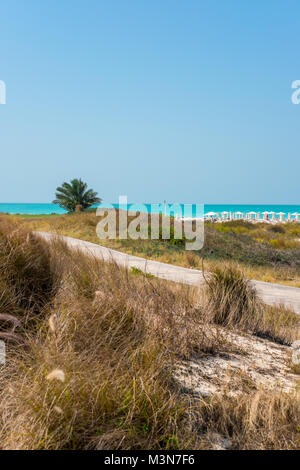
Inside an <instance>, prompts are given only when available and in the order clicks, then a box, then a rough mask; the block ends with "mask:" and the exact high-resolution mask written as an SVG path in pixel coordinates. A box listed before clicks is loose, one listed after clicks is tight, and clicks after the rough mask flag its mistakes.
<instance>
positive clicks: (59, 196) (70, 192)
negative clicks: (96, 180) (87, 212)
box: [53, 179, 102, 212]
mask: <svg viewBox="0 0 300 470" xmlns="http://www.w3.org/2000/svg"><path fill="white" fill-rule="evenodd" d="M101 200H102V199H101V198H99V197H97V193H96V192H95V191H93V190H92V189H87V183H84V182H83V181H82V180H81V179H73V180H71V182H70V183H66V182H64V183H63V184H62V185H61V186H59V187H58V188H56V199H55V200H54V201H53V204H58V205H59V206H60V207H63V209H66V211H68V212H74V211H75V210H83V209H87V208H88V207H90V206H92V205H94V204H100V202H101Z"/></svg>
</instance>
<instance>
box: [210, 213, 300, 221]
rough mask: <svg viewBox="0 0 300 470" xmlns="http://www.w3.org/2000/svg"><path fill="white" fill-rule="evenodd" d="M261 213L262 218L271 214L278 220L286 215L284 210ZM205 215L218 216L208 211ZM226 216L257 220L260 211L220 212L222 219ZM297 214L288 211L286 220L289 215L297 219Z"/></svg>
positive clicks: (289, 218)
mask: <svg viewBox="0 0 300 470" xmlns="http://www.w3.org/2000/svg"><path fill="white" fill-rule="evenodd" d="M262 215H263V216H264V219H266V218H268V216H269V215H270V216H272V219H273V220H275V219H276V216H277V215H278V216H279V220H283V218H284V217H283V216H285V215H286V212H274V211H264V212H262ZM205 216H206V217H208V218H214V217H219V213H217V212H208V213H207V214H205ZM228 216H229V218H230V219H232V218H235V219H243V218H246V219H249V218H250V219H257V220H259V219H260V212H254V211H250V212H247V213H243V212H240V211H237V212H227V211H223V212H221V217H222V219H228ZM299 216H300V214H299V213H298V212H294V213H293V214H290V213H288V220H291V217H295V220H299Z"/></svg>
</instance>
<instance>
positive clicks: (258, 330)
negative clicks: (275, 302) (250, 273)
mask: <svg viewBox="0 0 300 470" xmlns="http://www.w3.org/2000/svg"><path fill="white" fill-rule="evenodd" d="M206 282H207V288H206V291H207V298H208V304H207V310H208V311H209V312H210V316H211V319H212V321H213V322H215V323H216V324H218V325H223V326H224V327H227V328H230V329H234V328H235V329H240V330H242V331H248V332H251V333H252V334H256V335H258V336H262V337H266V338H270V339H272V340H273V341H277V342H280V343H283V344H291V343H292V342H293V341H295V340H296V339H297V338H298V337H299V336H300V319H299V316H298V315H297V314H295V313H294V312H292V311H291V310H288V309H287V308H285V307H284V306H267V305H265V304H264V303H263V302H262V301H260V300H259V299H258V296H257V294H256V291H255V289H254V287H253V286H252V285H251V284H250V282H249V280H248V279H247V278H246V277H245V275H244V273H243V272H242V271H240V270H239V269H237V267H236V265H234V264H228V263H227V264H224V265H223V266H222V267H221V268H220V267H216V268H215V269H214V270H213V271H212V273H211V274H210V276H209V277H208V278H207V279H206Z"/></svg>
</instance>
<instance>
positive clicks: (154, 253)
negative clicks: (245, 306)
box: [10, 212, 300, 287]
mask: <svg viewBox="0 0 300 470" xmlns="http://www.w3.org/2000/svg"><path fill="white" fill-rule="evenodd" d="M10 217H12V216H10ZM21 220H22V222H23V223H24V224H26V225H27V226H29V228H31V229H33V230H41V231H47V232H52V233H57V234H60V235H68V236H71V237H74V238H79V239H82V240H87V241H90V242H93V243H101V245H104V246H107V247H110V248H113V249H116V250H119V251H123V252H126V253H128V254H134V255H136V256H141V257H146V258H149V259H155V260H157V261H162V262H165V263H170V264H175V265H178V266H185V267H191V268H196V269H201V266H202V258H204V259H205V264H206V267H207V269H209V270H210V269H214V267H218V266H219V267H220V266H221V265H222V263H223V262H224V261H230V262H235V263H236V265H237V266H238V267H239V268H242V269H243V270H244V271H245V272H246V275H247V277H248V278H249V279H257V280H261V281H266V282H275V283H276V282H277V283H280V284H285V285H290V286H294V287H300V243H299V234H300V226H299V224H295V223H291V224H284V225H275V226H268V225H266V224H252V223H247V222H239V221H235V222H227V223H223V224H222V223H220V224H211V223H206V224H205V232H206V241H205V247H204V248H203V249H202V250H201V251H200V252H188V251H186V250H184V248H183V247H182V246H180V245H179V246H176V245H174V244H172V243H168V242H163V241H162V240H119V239H117V240H101V242H100V240H99V239H98V237H97V235H96V225H97V223H98V222H99V220H100V218H99V217H96V214H95V212H87V213H80V214H71V215H60V216H55V215H53V216H51V217H49V216H48V217H45V216H44V217H43V216H40V217H38V216H35V217H32V218H30V217H29V216H27V217H26V218H24V219H21ZM128 220H129V221H130V220H131V219H130V218H129V219H128Z"/></svg>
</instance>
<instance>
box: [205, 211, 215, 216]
mask: <svg viewBox="0 0 300 470" xmlns="http://www.w3.org/2000/svg"><path fill="white" fill-rule="evenodd" d="M205 215H206V216H207V217H212V216H213V215H217V213H216V212H208V213H207V214H205Z"/></svg>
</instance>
